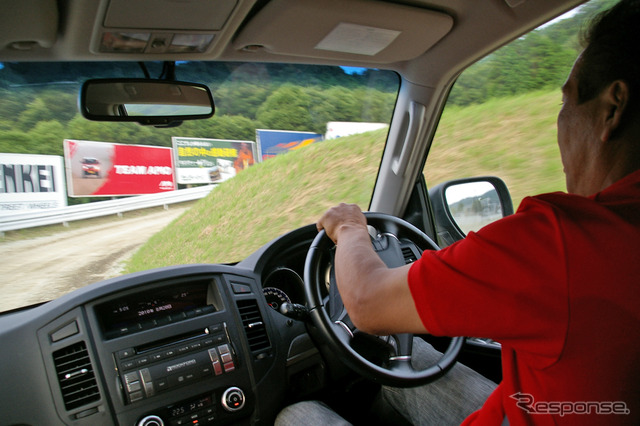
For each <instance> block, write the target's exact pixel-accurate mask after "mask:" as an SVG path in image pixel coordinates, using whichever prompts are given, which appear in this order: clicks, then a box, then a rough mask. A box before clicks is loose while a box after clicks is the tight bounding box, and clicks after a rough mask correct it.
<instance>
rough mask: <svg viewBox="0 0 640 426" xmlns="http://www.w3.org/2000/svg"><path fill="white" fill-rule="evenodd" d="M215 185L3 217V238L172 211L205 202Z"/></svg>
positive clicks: (1, 219) (0, 222) (0, 226)
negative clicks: (178, 206) (14, 233)
mask: <svg viewBox="0 0 640 426" xmlns="http://www.w3.org/2000/svg"><path fill="white" fill-rule="evenodd" d="M215 187H216V186H215V185H207V186H198V187H195V188H188V189H179V190H176V191H168V192H162V193H158V194H146V195H137V196H134V197H128V198H120V199H117V200H107V201H98V202H95V203H87V204H79V205H75V206H68V207H62V208H59V209H48V210H42V211H29V212H25V213H12V214H9V215H3V216H0V236H1V233H3V232H5V231H15V230H17V229H25V228H35V227H38V226H47V225H55V224H63V225H65V226H66V225H67V224H68V223H69V222H72V221H75V220H83V219H91V218H94V217H100V216H109V215H118V216H121V215H122V213H125V212H128V211H132V210H141V209H148V208H151V207H159V206H164V208H165V209H168V206H169V205H170V204H176V203H184V202H186V201H193V200H198V199H200V198H204V197H206V196H207V194H209V192H211V191H212V190H213V188H215Z"/></svg>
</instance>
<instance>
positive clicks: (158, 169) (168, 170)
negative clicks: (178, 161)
mask: <svg viewBox="0 0 640 426" xmlns="http://www.w3.org/2000/svg"><path fill="white" fill-rule="evenodd" d="M64 158H65V163H66V172H67V187H68V188H67V191H68V194H69V196H70V197H92V196H93V197H98V196H100V197H103V196H117V195H142V194H153V193H157V192H165V191H173V190H175V189H176V184H175V178H174V173H173V156H172V150H171V148H167V147H158V146H146V145H126V144H117V143H106V142H93V141H78V140H71V139H65V141H64Z"/></svg>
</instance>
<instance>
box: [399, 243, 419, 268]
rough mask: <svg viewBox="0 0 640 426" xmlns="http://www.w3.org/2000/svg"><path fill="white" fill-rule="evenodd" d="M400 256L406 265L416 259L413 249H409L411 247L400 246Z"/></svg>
mask: <svg viewBox="0 0 640 426" xmlns="http://www.w3.org/2000/svg"><path fill="white" fill-rule="evenodd" d="M402 257H404V264H405V265H408V264H409V263H413V262H415V261H416V260H418V258H417V257H416V255H415V254H414V253H413V250H411V247H402Z"/></svg>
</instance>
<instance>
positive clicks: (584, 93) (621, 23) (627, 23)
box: [577, 0, 640, 111]
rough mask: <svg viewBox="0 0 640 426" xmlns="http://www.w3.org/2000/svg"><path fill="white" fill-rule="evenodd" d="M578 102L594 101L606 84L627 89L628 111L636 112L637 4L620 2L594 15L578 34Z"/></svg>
mask: <svg viewBox="0 0 640 426" xmlns="http://www.w3.org/2000/svg"><path fill="white" fill-rule="evenodd" d="M581 42H582V45H583V47H584V51H583V52H582V58H581V66H580V68H579V69H578V73H577V78H578V102H579V103H582V102H586V101H589V100H591V99H593V98H594V97H596V96H597V95H598V94H599V93H600V92H601V91H602V90H603V89H604V88H605V87H606V86H607V85H608V84H610V83H612V82H613V81H615V80H623V81H625V82H626V83H627V85H628V86H629V92H630V95H629V107H630V108H631V109H632V110H635V111H637V110H638V108H637V107H638V104H639V103H640V102H639V99H638V98H639V97H640V95H639V92H638V90H640V88H639V85H640V0H621V1H620V2H618V3H617V4H616V5H615V6H613V7H612V8H610V9H608V10H606V11H604V12H601V13H600V14H598V15H596V16H595V18H594V19H593V20H592V21H591V24H590V25H589V27H588V28H587V30H586V31H585V32H583V33H582V34H581Z"/></svg>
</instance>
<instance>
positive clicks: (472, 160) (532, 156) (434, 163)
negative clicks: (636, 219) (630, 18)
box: [127, 91, 564, 272]
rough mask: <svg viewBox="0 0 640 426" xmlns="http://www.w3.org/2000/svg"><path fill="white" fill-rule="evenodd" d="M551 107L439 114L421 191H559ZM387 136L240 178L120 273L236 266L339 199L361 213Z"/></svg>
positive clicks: (356, 140) (549, 95)
mask: <svg viewBox="0 0 640 426" xmlns="http://www.w3.org/2000/svg"><path fill="white" fill-rule="evenodd" d="M559 100H560V95H559V92H558V91H553V92H542V93H533V94H528V95H523V96H518V97H514V98H509V99H500V100H494V101H490V102H487V103H485V104H482V105H477V106H471V107H466V108H453V109H449V110H447V111H446V112H445V114H444V116H443V118H442V121H441V123H440V126H439V129H438V135H437V137H436V140H435V141H434V145H433V148H432V152H431V154H430V159H429V161H428V162H427V167H426V168H425V176H426V179H427V182H428V184H429V185H433V184H436V183H438V182H441V181H443V180H447V179H454V178H459V177H465V176H478V175H487V174H488V175H496V176H499V177H501V178H502V179H504V180H505V182H506V183H507V185H508V186H509V188H510V190H511V192H512V198H513V201H514V205H515V206H516V207H517V205H518V204H519V202H520V200H521V199H522V198H523V197H524V196H527V195H534V194H537V193H540V192H549V191H558V190H564V175H563V173H562V165H561V163H560V155H559V152H558V148H557V144H556V136H555V120H556V115H557V112H558V110H559ZM385 136H386V133H385V132H384V131H377V132H371V133H366V134H361V135H354V136H350V137H345V138H340V139H337V140H332V141H326V142H323V143H318V144H314V145H311V146H309V147H306V148H305V149H302V150H297V151H293V152H290V153H287V154H286V155H281V156H278V157H275V158H273V159H270V160H268V161H266V162H264V163H261V164H257V165H255V166H253V167H251V168H249V169H248V170H245V171H243V172H242V173H240V174H239V175H238V176H236V177H235V178H233V179H231V180H229V181H226V182H224V183H222V184H221V185H219V186H218V187H217V188H216V189H214V190H213V191H212V192H211V194H210V195H209V196H208V197H206V198H204V199H202V200H200V201H199V202H198V203H196V204H195V206H194V207H192V208H191V209H190V210H189V211H188V212H186V213H185V214H184V215H182V216H181V217H180V218H179V219H177V220H176V221H174V222H173V223H172V224H171V225H169V226H168V227H166V228H165V229H164V230H163V231H161V232H159V233H158V234H156V235H155V236H154V237H152V238H151V239H150V240H149V241H148V242H147V243H146V244H145V245H144V246H143V247H142V248H141V249H140V250H139V251H138V252H137V253H136V254H135V255H134V257H133V258H132V259H131V260H130V262H129V264H128V266H127V272H133V271H137V270H143V269H149V268H152V267H159V266H166V265H174V264H180V263H200V262H205V263H222V262H234V261H238V260H241V259H243V258H244V257H246V256H247V255H248V254H249V253H251V252H253V251H254V250H255V249H257V248H258V247H260V246H261V245H263V244H265V243H266V242H268V241H269V240H271V239H272V238H274V237H275V236H277V235H280V234H283V233H285V232H287V231H290V230H292V229H295V228H296V227H299V226H302V225H305V224H309V223H313V222H315V221H316V220H317V219H318V217H319V216H320V215H321V214H322V213H323V212H324V211H325V210H326V209H327V208H329V207H331V206H333V205H335V204H337V203H339V202H343V201H344V202H351V203H357V204H359V205H360V206H361V208H363V209H366V208H367V206H368V203H369V199H370V196H371V190H372V188H373V184H374V181H375V177H376V172H377V167H378V163H379V161H380V156H381V153H382V149H383V147H384V142H385V140H384V139H385Z"/></svg>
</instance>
